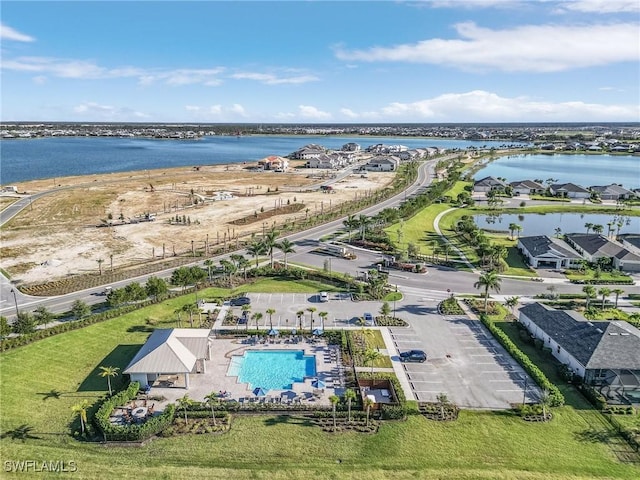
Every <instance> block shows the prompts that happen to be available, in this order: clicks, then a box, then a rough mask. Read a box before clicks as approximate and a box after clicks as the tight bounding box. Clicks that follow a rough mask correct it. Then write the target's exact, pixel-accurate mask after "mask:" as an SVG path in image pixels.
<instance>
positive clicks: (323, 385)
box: [311, 378, 327, 388]
mask: <svg viewBox="0 0 640 480" xmlns="http://www.w3.org/2000/svg"><path fill="white" fill-rule="evenodd" d="M311 386H312V387H313V388H326V386H327V384H326V383H324V382H323V381H322V380H320V379H317V378H316V379H315V380H314V381H313V382H311Z"/></svg>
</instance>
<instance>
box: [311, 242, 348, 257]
mask: <svg viewBox="0 0 640 480" xmlns="http://www.w3.org/2000/svg"><path fill="white" fill-rule="evenodd" d="M320 249H321V251H322V252H323V253H326V254H327V255H333V256H335V257H341V258H346V259H348V260H354V259H355V258H356V256H355V254H354V253H353V252H352V251H351V249H349V248H348V247H345V246H344V245H337V244H335V243H321V244H320Z"/></svg>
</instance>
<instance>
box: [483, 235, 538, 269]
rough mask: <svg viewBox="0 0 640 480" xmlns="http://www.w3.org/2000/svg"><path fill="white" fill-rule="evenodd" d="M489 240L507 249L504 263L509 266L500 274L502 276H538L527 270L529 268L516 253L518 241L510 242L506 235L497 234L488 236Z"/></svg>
mask: <svg viewBox="0 0 640 480" xmlns="http://www.w3.org/2000/svg"><path fill="white" fill-rule="evenodd" d="M488 238H489V240H490V241H491V243H492V244H494V245H503V246H505V247H507V252H508V255H507V258H506V262H507V265H508V266H509V267H508V268H507V269H506V270H505V271H504V272H501V273H502V274H504V275H516V276H519V277H537V276H538V274H537V273H536V271H535V270H532V269H531V268H529V266H528V265H527V264H526V263H525V262H524V259H523V258H522V255H521V254H520V252H519V251H518V248H517V244H518V240H517V239H515V240H511V239H510V238H509V237H508V236H506V235H498V234H489V235H488Z"/></svg>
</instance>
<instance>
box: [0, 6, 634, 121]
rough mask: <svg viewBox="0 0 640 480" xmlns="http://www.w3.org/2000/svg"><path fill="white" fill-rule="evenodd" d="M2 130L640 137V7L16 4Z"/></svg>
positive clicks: (7, 9)
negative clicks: (123, 126)
mask: <svg viewBox="0 0 640 480" xmlns="http://www.w3.org/2000/svg"><path fill="white" fill-rule="evenodd" d="M1 14H2V16H1V23H2V27H1V30H0V32H1V41H2V43H1V47H0V48H1V53H2V60H1V63H0V65H1V67H2V92H1V93H2V105H1V116H2V120H3V121H12V120H17V121H79V122H92V121H96V122H97V121H101V122H102V121H105V122H109V121H113V122H121V121H136V122H258V123H283V122H286V123H405V122H425V123H439V122H442V123H444V122H562V121H569V122H574V121H582V122H611V121H621V122H629V121H636V122H637V121H640V87H639V85H640V2H639V1H638V0H564V1H551V0H540V1H536V0H526V1H523V0H469V1H467V0H433V1H407V2H403V1H394V2H391V1H377V2H372V1H357V2H329V1H317V2H314V1H288V2H271V1H261V2H245V1H234V2H231V1H228V2H207V1H200V2H168V1H167V2H163V1H144V2H128V1H127V2H125V1H120V2H118V1H110V2H95V1H85V2H59V1H48V2H31V1H6V0H3V1H2V12H1Z"/></svg>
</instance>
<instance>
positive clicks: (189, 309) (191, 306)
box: [182, 303, 200, 328]
mask: <svg viewBox="0 0 640 480" xmlns="http://www.w3.org/2000/svg"><path fill="white" fill-rule="evenodd" d="M182 311H183V312H186V313H188V314H189V326H190V327H191V328H193V314H194V313H198V312H199V311H200V308H198V306H197V305H196V304H195V303H186V304H184V305H183V306H182Z"/></svg>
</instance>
